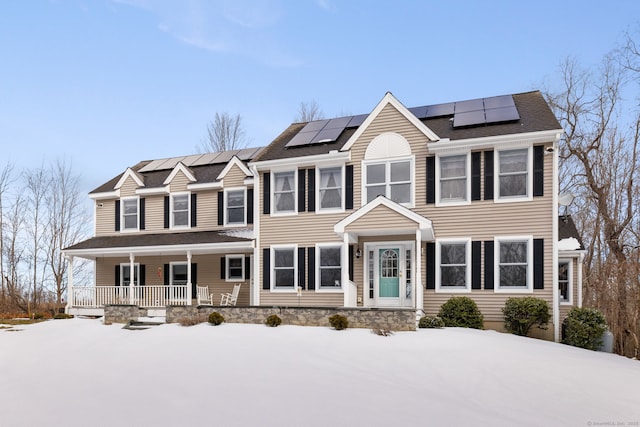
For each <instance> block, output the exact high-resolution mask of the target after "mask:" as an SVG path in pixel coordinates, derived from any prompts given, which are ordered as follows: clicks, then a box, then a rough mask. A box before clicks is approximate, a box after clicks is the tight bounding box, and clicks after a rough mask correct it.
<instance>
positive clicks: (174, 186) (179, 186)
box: [169, 171, 191, 193]
mask: <svg viewBox="0 0 640 427" xmlns="http://www.w3.org/2000/svg"><path fill="white" fill-rule="evenodd" d="M189 184H191V181H189V178H187V176H186V175H185V174H184V173H182V172H180V171H178V172H177V173H176V175H175V176H174V177H173V179H172V180H171V182H170V183H169V188H170V191H171V192H172V193H180V192H185V191H189V190H187V185H189Z"/></svg>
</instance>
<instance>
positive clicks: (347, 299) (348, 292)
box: [317, 233, 355, 307]
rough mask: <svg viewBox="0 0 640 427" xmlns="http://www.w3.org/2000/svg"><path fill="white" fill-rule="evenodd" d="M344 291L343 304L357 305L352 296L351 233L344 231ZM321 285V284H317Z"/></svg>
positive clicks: (347, 305) (342, 262)
mask: <svg viewBox="0 0 640 427" xmlns="http://www.w3.org/2000/svg"><path fill="white" fill-rule="evenodd" d="M342 240H343V244H342V261H341V264H342V291H343V292H344V294H343V295H344V302H343V305H344V306H345V307H355V305H354V304H353V302H352V301H353V300H355V298H353V297H352V293H353V289H351V283H350V282H349V233H344V236H343V237H342ZM317 286H319V285H317Z"/></svg>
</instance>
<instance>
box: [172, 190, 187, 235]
mask: <svg viewBox="0 0 640 427" xmlns="http://www.w3.org/2000/svg"><path fill="white" fill-rule="evenodd" d="M189 217H190V214H189V194H188V193H180V194H174V195H172V196H171V221H172V222H171V224H172V227H175V228H182V227H188V226H189Z"/></svg>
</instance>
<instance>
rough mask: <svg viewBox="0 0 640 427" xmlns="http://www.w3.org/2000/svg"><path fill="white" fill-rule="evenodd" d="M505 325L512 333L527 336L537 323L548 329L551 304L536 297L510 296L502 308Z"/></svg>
mask: <svg viewBox="0 0 640 427" xmlns="http://www.w3.org/2000/svg"><path fill="white" fill-rule="evenodd" d="M502 314H504V327H505V328H506V330H507V331H509V332H511V333H512V334H516V335H521V336H527V334H528V333H529V329H531V327H532V326H533V325H535V324H537V325H538V328H540V329H547V323H549V306H548V305H547V303H546V301H544V300H543V299H540V298H536V297H524V298H509V299H508V300H507V302H506V303H505V304H504V307H503V308H502Z"/></svg>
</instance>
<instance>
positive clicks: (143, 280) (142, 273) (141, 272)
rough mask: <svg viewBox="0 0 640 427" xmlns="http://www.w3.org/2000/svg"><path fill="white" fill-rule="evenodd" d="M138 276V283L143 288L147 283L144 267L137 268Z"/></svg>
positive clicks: (141, 265)
mask: <svg viewBox="0 0 640 427" xmlns="http://www.w3.org/2000/svg"><path fill="white" fill-rule="evenodd" d="M138 274H139V275H140V277H138V279H139V280H138V282H140V286H144V285H146V283H147V273H146V268H145V266H144V264H140V267H139V271H138Z"/></svg>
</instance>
